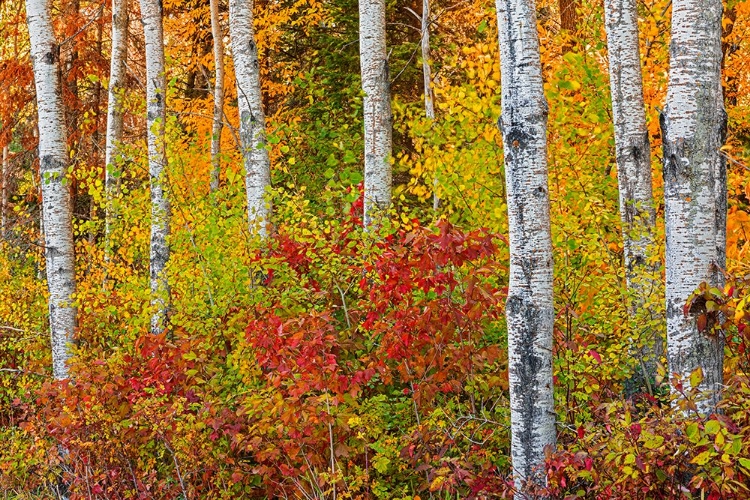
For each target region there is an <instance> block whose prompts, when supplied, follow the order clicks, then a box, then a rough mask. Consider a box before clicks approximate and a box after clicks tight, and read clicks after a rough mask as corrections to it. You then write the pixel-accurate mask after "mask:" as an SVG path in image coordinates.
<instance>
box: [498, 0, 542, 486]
mask: <svg viewBox="0 0 750 500" xmlns="http://www.w3.org/2000/svg"><path fill="white" fill-rule="evenodd" d="M496 5H497V15H498V33H499V39H500V56H501V57H500V59H501V75H502V82H501V83H502V116H501V117H500V123H499V125H500V129H501V131H502V135H503V144H504V151H505V175H506V186H507V192H508V224H509V229H510V231H509V232H510V285H509V289H508V300H507V303H506V319H507V324H508V350H509V355H508V357H509V378H510V411H511V459H512V462H513V470H514V475H515V484H516V487H517V488H519V491H521V498H525V495H524V494H523V485H524V484H525V482H526V481H531V482H533V483H536V484H538V485H544V484H545V483H546V478H545V475H544V468H543V465H544V450H545V448H547V447H553V446H554V445H555V439H556V432H555V413H554V401H553V387H552V331H553V325H554V318H555V314H554V307H553V302H552V240H551V235H550V213H549V211H550V208H549V190H548V186H547V114H548V108H547V101H546V100H545V97H544V91H543V87H542V69H541V61H540V54H539V36H538V33H537V24H536V13H535V5H534V1H533V0H497V3H496Z"/></svg>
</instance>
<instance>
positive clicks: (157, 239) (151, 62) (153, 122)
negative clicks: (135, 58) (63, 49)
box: [141, 0, 170, 333]
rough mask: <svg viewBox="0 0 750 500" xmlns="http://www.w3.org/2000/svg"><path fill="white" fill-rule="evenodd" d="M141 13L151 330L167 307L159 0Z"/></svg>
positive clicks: (144, 3)
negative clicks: (146, 149) (148, 213)
mask: <svg viewBox="0 0 750 500" xmlns="http://www.w3.org/2000/svg"><path fill="white" fill-rule="evenodd" d="M141 16H142V22H143V32H144V36H145V41H146V101H147V103H146V111H147V115H146V125H147V126H148V136H147V137H148V168H149V175H150V177H151V250H150V274H151V295H152V296H151V305H152V307H153V308H154V313H153V316H152V317H151V331H152V332H153V333H161V332H162V331H164V329H165V328H166V323H167V313H168V309H169V283H168V281H167V272H166V267H167V262H168V261H169V243H168V242H167V238H168V237H169V219H170V204H169V198H168V197H167V192H166V189H165V184H166V183H165V181H166V178H165V177H166V172H165V167H166V166H167V152H166V144H165V141H164V125H165V124H164V122H165V120H166V116H167V111H166V92H165V91H166V86H167V81H166V76H165V73H164V31H163V27H162V2H161V0H141Z"/></svg>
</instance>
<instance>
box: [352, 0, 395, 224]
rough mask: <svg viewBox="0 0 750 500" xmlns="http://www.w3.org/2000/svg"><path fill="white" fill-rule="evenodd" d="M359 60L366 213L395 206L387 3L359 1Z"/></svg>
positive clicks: (369, 215)
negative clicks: (386, 19)
mask: <svg viewBox="0 0 750 500" xmlns="http://www.w3.org/2000/svg"><path fill="white" fill-rule="evenodd" d="M359 59H360V66H361V68H360V69H361V72H362V90H363V91H364V94H365V96H364V121H365V137H364V142H365V213H364V224H365V227H367V226H369V225H370V223H371V222H372V220H373V212H377V211H378V210H384V209H386V208H388V206H389V205H390V204H391V182H392V178H391V163H390V160H391V149H392V142H393V141H392V117H391V84H390V77H389V74H388V55H387V54H386V47H385V0H359Z"/></svg>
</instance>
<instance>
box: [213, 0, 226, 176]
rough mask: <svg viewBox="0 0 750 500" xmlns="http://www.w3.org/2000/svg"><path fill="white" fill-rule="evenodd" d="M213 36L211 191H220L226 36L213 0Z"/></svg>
mask: <svg viewBox="0 0 750 500" xmlns="http://www.w3.org/2000/svg"><path fill="white" fill-rule="evenodd" d="M211 34H212V36H213V49H214V68H215V70H214V117H213V128H212V131H211V191H216V190H217V189H219V175H220V173H221V159H220V156H219V155H220V154H221V129H222V128H223V126H224V121H223V120H224V35H223V34H222V32H221V24H220V22H219V0H211Z"/></svg>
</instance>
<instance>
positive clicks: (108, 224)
mask: <svg viewBox="0 0 750 500" xmlns="http://www.w3.org/2000/svg"><path fill="white" fill-rule="evenodd" d="M128 20H129V18H128V0H113V1H112V49H111V55H110V65H109V89H108V94H107V108H108V109H107V137H106V143H105V146H104V156H105V158H104V163H105V166H106V169H105V174H104V189H105V192H106V208H105V210H106V213H105V223H104V224H105V228H104V238H105V243H104V246H105V250H104V251H105V258H106V259H107V260H109V258H110V256H111V253H112V248H111V245H112V242H111V239H110V237H111V232H112V221H113V220H114V218H115V217H117V214H116V212H115V209H114V205H115V201H114V200H115V197H116V196H117V194H118V190H119V185H120V171H119V167H118V163H117V154H118V149H119V147H120V144H121V143H122V100H121V98H122V95H123V92H124V91H125V79H126V76H127V73H126V67H127V66H126V62H127V57H128Z"/></svg>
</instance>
